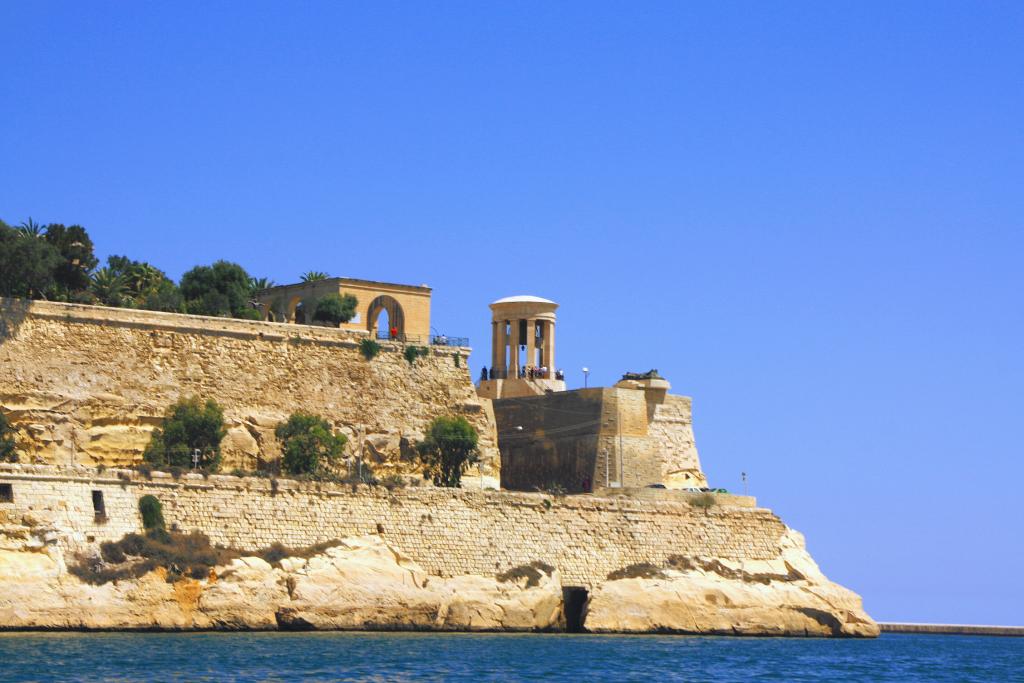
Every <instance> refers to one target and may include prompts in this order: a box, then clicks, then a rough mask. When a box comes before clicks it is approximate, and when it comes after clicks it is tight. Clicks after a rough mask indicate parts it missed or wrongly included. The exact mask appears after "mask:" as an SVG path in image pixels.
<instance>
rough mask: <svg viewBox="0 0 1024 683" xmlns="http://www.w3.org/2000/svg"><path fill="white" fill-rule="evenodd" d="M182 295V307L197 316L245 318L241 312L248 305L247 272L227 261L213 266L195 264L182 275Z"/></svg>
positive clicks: (248, 307) (247, 307)
mask: <svg viewBox="0 0 1024 683" xmlns="http://www.w3.org/2000/svg"><path fill="white" fill-rule="evenodd" d="M180 287H181V295H182V296H183V297H184V299H185V309H186V310H187V311H188V312H189V313H194V314H196V315H216V316H221V317H248V316H247V315H246V314H245V313H242V311H245V310H247V309H251V307H250V306H249V299H250V297H249V274H248V273H246V272H245V268H242V266H240V265H238V264H237V263H231V262H229V261H217V262H216V263H214V264H213V265H212V266H196V267H195V268H193V269H192V270H190V271H188V272H187V273H185V274H184V275H183V276H182V277H181V285H180Z"/></svg>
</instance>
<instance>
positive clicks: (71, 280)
mask: <svg viewBox="0 0 1024 683" xmlns="http://www.w3.org/2000/svg"><path fill="white" fill-rule="evenodd" d="M44 239H45V240H46V241H47V242H49V243H50V244H52V245H53V246H54V247H56V248H57V251H58V252H60V256H61V262H60V263H59V264H57V268H56V269H55V270H54V273H53V277H54V280H55V281H56V282H55V285H54V288H53V290H54V293H55V294H56V295H57V296H58V297H65V298H66V297H71V296H73V295H74V294H76V293H79V292H84V291H86V290H88V289H89V286H90V285H91V284H92V282H91V280H90V279H89V274H90V273H91V272H92V270H93V268H95V267H96V265H97V264H98V263H99V259H97V258H96V256H95V254H93V244H92V239H90V238H89V233H88V232H86V231H85V228H83V227H82V226H81V225H71V226H68V227H65V226H63V225H61V224H60V223H51V224H50V225H47V226H46V234H45V235H44Z"/></svg>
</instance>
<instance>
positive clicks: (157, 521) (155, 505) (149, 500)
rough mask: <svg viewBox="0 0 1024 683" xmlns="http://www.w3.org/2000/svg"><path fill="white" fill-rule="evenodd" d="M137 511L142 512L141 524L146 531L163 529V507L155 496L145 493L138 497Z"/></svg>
mask: <svg viewBox="0 0 1024 683" xmlns="http://www.w3.org/2000/svg"><path fill="white" fill-rule="evenodd" d="M139 512H140V513H141V514H142V526H143V528H144V529H145V530H146V531H155V530H157V529H164V528H165V526H164V508H163V506H162V505H161V504H160V500H159V499H158V498H157V497H156V496H150V495H146V496H143V497H142V498H139Z"/></svg>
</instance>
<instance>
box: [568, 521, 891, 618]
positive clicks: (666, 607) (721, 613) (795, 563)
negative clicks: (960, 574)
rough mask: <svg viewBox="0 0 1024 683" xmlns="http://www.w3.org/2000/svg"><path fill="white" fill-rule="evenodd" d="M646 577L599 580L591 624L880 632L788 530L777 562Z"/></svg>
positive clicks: (698, 561) (690, 563) (681, 566)
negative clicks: (604, 581) (828, 577)
mask: <svg viewBox="0 0 1024 683" xmlns="http://www.w3.org/2000/svg"><path fill="white" fill-rule="evenodd" d="M671 565H672V566H671V567H670V568H666V569H662V570H660V571H656V572H648V573H649V574H653V575H650V576H647V577H636V578H623V579H620V580H612V581H608V582H606V583H604V584H602V585H601V586H600V587H599V588H598V589H597V591H595V594H594V595H593V596H592V598H591V600H590V603H589V605H588V611H587V615H586V624H587V628H588V629H589V630H591V631H595V632H615V633H621V632H625V633H651V632H659V633H664V632H671V633H693V634H716V635H768V636H773V635H774V636H786V635H789V636H793V635H807V636H855V637H875V636H877V635H878V634H879V628H878V625H877V624H876V623H875V622H874V621H873V620H872V619H871V617H869V616H868V615H867V613H865V612H864V609H863V606H862V604H861V599H860V596H858V595H857V594H856V593H854V592H852V591H850V590H848V589H846V588H843V587H842V586H840V585H838V584H835V583H832V582H831V581H829V580H828V579H827V578H826V577H825V575H824V574H822V573H821V570H820V569H818V566H817V564H815V562H814V560H813V559H811V556H810V555H809V554H808V553H807V550H806V549H805V547H804V540H803V537H802V536H801V534H799V533H798V532H796V531H793V530H791V529H790V530H788V531H787V533H786V535H785V537H784V538H783V552H782V553H781V555H780V556H779V557H778V558H777V559H775V560H768V561H765V560H762V561H756V560H755V561H749V562H742V563H740V562H729V561H725V562H722V561H719V560H717V559H711V558H699V557H698V558H685V557H679V558H673V562H672V563H671Z"/></svg>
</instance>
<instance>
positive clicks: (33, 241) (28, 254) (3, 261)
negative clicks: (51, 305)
mask: <svg viewBox="0 0 1024 683" xmlns="http://www.w3.org/2000/svg"><path fill="white" fill-rule="evenodd" d="M60 263H61V255H60V252H59V251H58V250H57V248H56V247H54V246H53V245H52V244H50V243H49V242H47V241H46V240H43V239H38V238H35V237H27V236H25V235H24V234H21V233H19V232H18V231H17V230H15V229H13V228H10V227H8V226H6V225H3V226H0V296H18V297H25V298H29V299H45V298H46V293H47V292H48V291H50V290H51V289H52V288H53V287H54V285H55V280H54V273H55V271H56V270H57V266H58V265H59V264H60Z"/></svg>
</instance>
